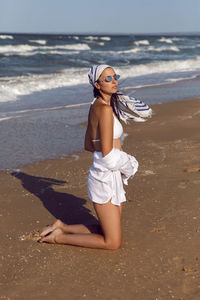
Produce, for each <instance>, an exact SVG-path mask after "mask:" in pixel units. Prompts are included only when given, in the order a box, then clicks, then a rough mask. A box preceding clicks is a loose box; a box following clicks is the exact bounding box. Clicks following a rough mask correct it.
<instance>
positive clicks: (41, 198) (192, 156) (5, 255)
mask: <svg viewBox="0 0 200 300" xmlns="http://www.w3.org/2000/svg"><path fill="white" fill-rule="evenodd" d="M153 110H154V115H153V117H152V118H151V119H149V120H148V121H146V122H144V123H135V122H134V123H131V122H130V123H129V125H126V126H124V131H125V133H127V134H128V138H127V139H125V142H124V145H123V148H124V150H125V151H126V152H127V153H130V154H132V155H134V156H135V157H136V158H137V160H138V161H139V171H138V172H137V173H136V175H135V176H134V178H133V179H131V180H130V181H129V184H128V186H127V187H126V188H125V189H126V197H127V202H126V203H125V204H124V206H123V218H122V227H123V244H122V247H121V248H120V249H119V250H117V251H105V250H96V249H87V248H79V247H73V246H65V245H48V244H39V243H36V242H35V240H34V235H33V233H34V231H35V230H40V229H41V228H43V227H44V226H45V225H46V224H50V223H52V222H53V221H54V220H55V219H56V218H60V219H61V220H63V221H65V222H66V223H68V224H74V223H90V222H96V217H95V212H94V209H93V206H92V203H91V201H90V200H89V199H88V196H87V174H88V171H89V166H90V164H91V162H92V154H91V153H87V152H80V153H78V154H80V156H79V159H78V160H75V159H73V160H72V159H71V158H70V157H66V158H64V159H53V160H45V161H42V162H38V163H34V164H29V165H26V166H24V167H23V168H21V170H20V172H8V171H0V184H1V195H0V210H1V212H0V226H1V249H0V251H1V256H0V264H1V267H2V272H1V274H0V285H1V297H2V298H3V297H4V298H5V299H8V298H10V299H20V300H23V299H24V300H25V299H28V298H30V294H31V295H32V296H31V297H32V299H43V298H47V297H48V299H52V300H53V299H63V300H64V299H66V295H67V297H68V298H69V299H81V298H83V297H84V298H86V299H98V300H100V299H102V297H103V298H105V297H107V298H108V299H117V300H118V299H119V300H120V299H134V300H141V299H143V300H149V299H156V298H157V299H162V300H168V299H171V298H173V299H187V300H198V299H199V297H200V288H199V276H200V256H199V246H200V235H199V234H200V208H199V204H200V195H199V184H200V163H199V147H200V141H199V119H200V98H197V99H191V100H188V101H186V100H184V101H178V102H170V103H163V104H162V105H155V106H153ZM108 274H112V276H110V278H109V281H108V280H107V278H108V277H107V276H108ZM122 286H123V288H122Z"/></svg>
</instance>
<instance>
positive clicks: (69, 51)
mask: <svg viewBox="0 0 200 300" xmlns="http://www.w3.org/2000/svg"><path fill="white" fill-rule="evenodd" d="M101 63H105V64H109V65H112V66H113V67H114V68H115V69H116V71H117V73H119V74H120V76H121V77H120V80H119V89H120V90H121V91H123V92H125V93H127V94H128V95H131V96H134V97H136V98H139V99H141V100H143V101H145V102H146V103H148V104H149V105H151V104H157V103H164V102H168V101H178V100H182V99H187V98H194V97H199V96H200V88H199V86H200V85H199V83H200V34H188V35H186V34H165V35H164V34H160V35H159V34H156V35H150V34H148V35H145V34H143V35H135V34H129V35H109V34H106V35H99V34H98V35H94V34H93V35H86V34H85V35H78V34H76V35H74V34H52V35H47V34H9V33H7V34H5V33H4V34H3V33H0V140H1V147H0V170H10V169H15V168H19V167H20V166H22V165H25V164H28V163H32V162H36V161H40V160H44V159H51V158H58V157H60V158H62V157H65V156H66V155H73V154H74V153H76V152H78V151H81V150H82V149H83V139H84V132H85V127H84V125H83V124H84V122H85V121H86V120H87V113H88V109H89V103H90V102H91V101H92V88H91V86H90V85H89V84H88V76H87V73H88V70H89V67H90V66H91V65H94V64H101Z"/></svg>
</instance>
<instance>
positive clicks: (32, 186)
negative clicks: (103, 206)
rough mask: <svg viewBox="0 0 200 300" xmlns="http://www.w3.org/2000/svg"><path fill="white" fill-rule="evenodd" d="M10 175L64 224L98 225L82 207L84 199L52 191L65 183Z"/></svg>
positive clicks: (18, 174)
mask: <svg viewBox="0 0 200 300" xmlns="http://www.w3.org/2000/svg"><path fill="white" fill-rule="evenodd" d="M11 175H12V176H14V177H16V178H18V179H19V180H21V184H22V186H23V187H24V189H26V190H27V191H29V192H30V193H32V194H33V195H35V196H37V197H38V198H39V199H40V201H41V202H42V203H43V205H44V207H45V208H46V209H47V210H48V211H49V212H50V213H51V214H52V215H53V216H54V217H55V218H56V219H60V220H61V221H63V222H64V223H66V224H85V225H86V226H87V225H89V224H98V222H97V219H96V218H95V217H94V216H93V215H92V214H91V211H90V210H89V209H87V208H86V207H84V204H85V203H86V200H85V199H83V198H78V197H76V196H74V195H72V194H68V193H62V192H57V191H55V190H54V189H53V186H62V185H64V184H65V185H66V183H67V182H66V181H62V180H57V179H52V178H45V177H36V176H32V175H29V174H26V173H23V172H12V173H11ZM66 189H67V185H66Z"/></svg>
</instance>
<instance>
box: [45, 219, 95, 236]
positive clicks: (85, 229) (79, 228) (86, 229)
mask: <svg viewBox="0 0 200 300" xmlns="http://www.w3.org/2000/svg"><path fill="white" fill-rule="evenodd" d="M57 228H60V229H62V230H63V232H65V233H71V234H73V233H100V232H101V227H100V225H99V224H92V225H88V226H86V225H83V224H75V225H68V224H65V223H63V222H62V221H61V220H56V221H55V222H54V223H53V224H52V225H47V226H46V227H45V228H43V230H42V232H41V234H40V236H41V237H44V236H45V235H47V234H49V233H50V232H52V231H53V230H55V229H57Z"/></svg>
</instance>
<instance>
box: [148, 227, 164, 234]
mask: <svg viewBox="0 0 200 300" xmlns="http://www.w3.org/2000/svg"><path fill="white" fill-rule="evenodd" d="M164 231H165V226H162V227H154V228H153V229H152V230H151V232H157V233H160V232H164Z"/></svg>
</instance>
